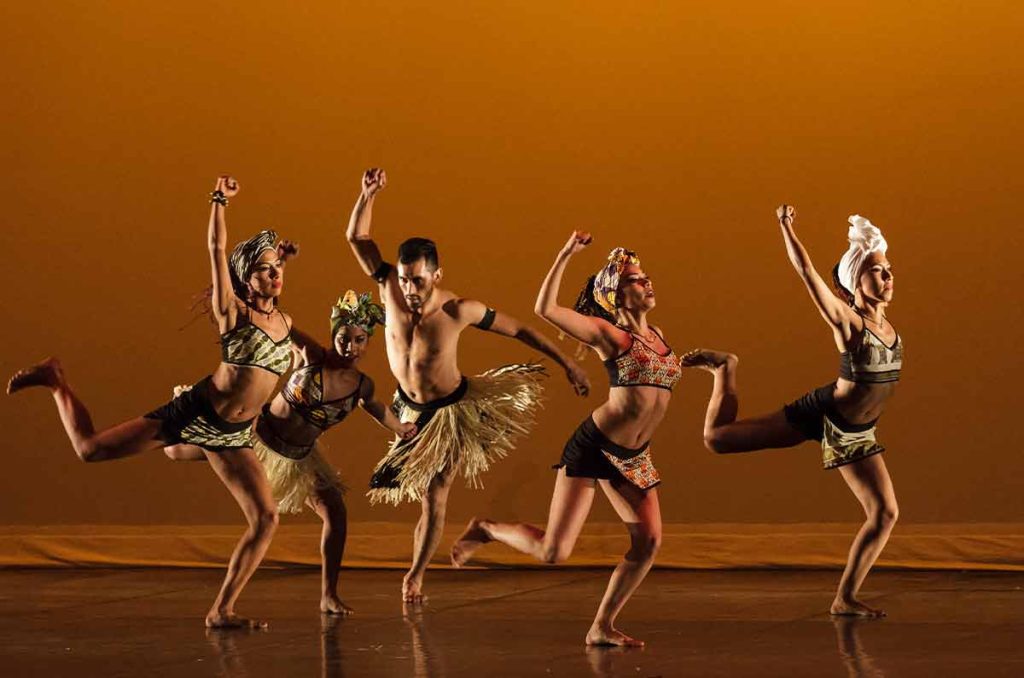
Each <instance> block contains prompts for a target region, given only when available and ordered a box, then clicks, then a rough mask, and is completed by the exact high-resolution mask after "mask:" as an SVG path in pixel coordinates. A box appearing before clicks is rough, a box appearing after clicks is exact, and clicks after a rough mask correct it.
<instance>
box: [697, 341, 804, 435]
mask: <svg viewBox="0 0 1024 678" xmlns="http://www.w3.org/2000/svg"><path fill="white" fill-rule="evenodd" d="M682 364H683V366H684V367H696V368H700V369H704V370H707V371H708V372H711V373H712V374H713V375H714V377H715V383H714V386H713V387H712V390H711V400H710V401H709V402H708V411H707V414H706V415H705V418H704V446H705V447H707V448H708V449H709V450H711V451H712V452H718V453H719V454H726V453H731V452H753V451H756V450H764V449H771V448H779V447H793V446H794V445H799V444H800V443H802V442H804V436H803V434H802V433H800V432H799V431H797V430H796V429H795V428H793V426H792V425H791V424H790V423H789V422H788V421H786V417H785V414H784V413H783V412H782V411H781V410H780V411H778V412H775V413H773V414H769V415H766V416H762V417H756V418H752V419H741V420H740V421H736V417H737V415H738V414H739V397H738V395H737V391H736V366H737V365H738V364H739V358H737V357H736V356H734V355H733V354H731V353H725V352H723V351H710V350H705V349H697V350H694V351H690V352H688V353H686V354H685V355H683V358H682Z"/></svg>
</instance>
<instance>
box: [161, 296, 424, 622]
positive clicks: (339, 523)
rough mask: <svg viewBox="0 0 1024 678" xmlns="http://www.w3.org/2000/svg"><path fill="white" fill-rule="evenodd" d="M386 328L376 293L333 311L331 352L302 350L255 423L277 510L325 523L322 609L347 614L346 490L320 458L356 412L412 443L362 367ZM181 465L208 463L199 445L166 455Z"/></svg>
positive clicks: (409, 427) (410, 427)
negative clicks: (325, 440) (332, 431)
mask: <svg viewBox="0 0 1024 678" xmlns="http://www.w3.org/2000/svg"><path fill="white" fill-rule="evenodd" d="M383 322H384V309H383V308H382V307H381V306H380V305H378V304H375V303H374V302H373V301H371V299H370V295H369V294H361V295H358V296H357V295H356V293H355V292H353V291H351V290H350V291H348V292H346V293H345V295H344V296H343V297H342V298H340V299H338V302H337V303H336V304H335V305H334V307H333V308H332V309H331V346H330V348H327V349H325V348H324V347H322V346H320V345H319V344H317V343H316V342H315V341H312V340H310V339H308V338H306V339H305V341H304V342H303V343H304V346H303V347H302V348H301V349H298V348H296V350H295V356H294V358H295V364H294V367H295V371H294V372H292V374H291V377H289V379H288V382H287V383H286V384H285V386H284V388H283V389H282V390H281V392H280V393H278V394H277V396H276V397H275V398H274V399H273V400H272V401H271V402H269V403H267V404H266V405H264V406H263V412H262V414H260V417H259V419H258V420H257V422H256V435H255V439H254V444H253V449H255V450H256V456H257V457H258V458H259V460H260V462H261V463H262V464H263V468H264V470H265V471H266V473H267V478H268V480H269V481H270V488H271V491H272V493H273V495H274V499H275V500H276V501H277V508H278V510H279V511H281V512H284V513H299V512H300V511H302V507H303V506H304V505H305V506H309V507H310V508H311V509H313V511H315V512H316V514H317V515H318V516H320V519H321V520H323V532H322V536H321V542H320V548H321V554H322V556H323V565H322V570H321V571H322V592H321V598H320V610H321V611H322V612H325V613H328V614H348V613H350V612H351V611H352V610H351V608H349V607H348V606H347V605H345V603H343V602H342V601H341V599H340V598H339V597H338V573H339V572H340V570H341V557H342V554H343V553H344V550H345V536H346V510H345V502H344V499H343V493H344V487H343V486H342V484H341V481H340V478H339V477H338V472H337V471H335V470H334V469H333V468H331V466H330V464H328V463H327V461H326V460H325V459H324V458H323V456H321V454H320V452H319V450H318V447H319V442H318V441H319V438H320V436H321V435H322V434H323V433H325V432H326V431H327V429H329V428H330V427H332V426H334V425H336V424H340V423H341V422H342V421H343V420H344V419H345V417H346V416H348V413H349V412H351V411H352V410H353V409H354V408H355V406H356V405H359V406H360V407H362V408H363V409H364V410H365V411H366V412H367V413H368V414H369V415H370V416H372V417H373V418H374V419H376V420H377V421H378V422H380V423H381V424H382V425H383V426H384V427H386V428H388V429H390V430H391V431H393V432H395V433H397V434H398V435H399V436H400V437H401V438H404V439H408V438H410V437H412V436H413V435H415V434H416V425H415V424H412V423H406V424H403V423H401V422H400V421H399V420H398V418H397V417H396V416H395V415H394V413H393V412H392V411H391V410H390V409H388V408H387V407H386V406H385V405H384V404H383V403H382V402H380V401H379V400H376V399H375V398H374V385H373V380H372V379H370V378H369V377H367V376H366V375H365V374H363V373H362V372H361V371H359V369H358V368H357V367H356V364H357V363H358V362H359V359H360V358H361V357H362V355H363V353H364V352H365V351H366V347H367V345H368V344H369V340H370V337H371V336H373V331H374V327H375V326H376V325H378V324H381V323H383ZM166 451H167V455H168V456H169V457H171V458H172V459H175V460H177V461H183V460H197V461H201V460H204V459H205V456H204V455H203V454H202V453H201V451H199V450H198V449H197V448H195V447H194V446H192V445H179V446H175V447H170V448H167V450H166Z"/></svg>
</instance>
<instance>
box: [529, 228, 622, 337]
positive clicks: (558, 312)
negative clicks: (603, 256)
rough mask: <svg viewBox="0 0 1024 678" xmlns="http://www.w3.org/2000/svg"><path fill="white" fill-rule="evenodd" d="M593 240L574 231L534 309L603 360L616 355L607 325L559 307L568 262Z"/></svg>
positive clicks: (549, 275)
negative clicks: (594, 351)
mask: <svg viewBox="0 0 1024 678" xmlns="http://www.w3.org/2000/svg"><path fill="white" fill-rule="evenodd" d="M592 240H593V239H592V238H591V237H590V234H589V233H585V232H583V231H573V233H572V235H571V236H569V240H568V242H566V243H565V246H564V247H562V249H561V250H560V251H559V252H558V256H556V257H555V263H554V264H552V266H551V270H549V271H548V274H547V276H546V277H545V278H544V282H543V283H541V286H540V292H538V293H537V303H536V304H534V307H533V310H534V312H535V313H536V314H537V315H539V316H540V317H541V318H543V319H544V320H546V321H548V322H549V323H551V324H552V325H554V326H555V327H557V328H558V329H559V330H561V331H562V332H565V333H566V334H568V335H569V336H570V337H572V338H573V339H576V340H577V341H580V342H582V343H584V344H586V345H587V346H590V347H592V348H594V349H596V350H597V351H598V353H599V354H601V356H602V357H606V356H610V355H614V354H615V353H616V352H617V350H616V348H617V347H616V345H615V341H614V339H613V338H612V337H611V334H610V332H609V327H608V323H607V322H605V321H604V320H602V319H600V318H594V317H592V316H588V315H583V314H582V313H578V312H576V311H575V310H573V309H571V308H568V307H566V306H560V305H559V304H558V290H559V287H560V286H561V283H562V276H563V275H564V274H565V268H566V266H567V265H568V264H569V259H570V258H571V257H572V255H574V254H576V253H577V252H579V251H581V250H582V249H583V248H584V247H586V246H587V245H589V244H590V243H591V241H592Z"/></svg>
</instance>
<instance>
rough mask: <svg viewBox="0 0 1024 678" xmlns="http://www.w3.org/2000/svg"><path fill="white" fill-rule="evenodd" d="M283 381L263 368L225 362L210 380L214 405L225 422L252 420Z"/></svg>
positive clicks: (211, 399) (210, 391)
mask: <svg viewBox="0 0 1024 678" xmlns="http://www.w3.org/2000/svg"><path fill="white" fill-rule="evenodd" d="M279 378H280V377H278V375H276V374H274V373H273V372H270V371H269V370H265V369H263V368H261V367H245V366H242V365H232V364H230V363H221V364H220V365H218V366H217V369H216V370H214V372H213V377H212V378H211V379H210V385H209V389H210V390H209V396H210V404H211V405H212V406H213V409H214V411H215V412H216V413H217V416H219V417H220V418H221V419H223V420H224V421H229V422H239V421H246V420H248V419H252V418H253V417H255V416H256V415H257V414H259V413H260V410H261V409H262V408H263V403H265V402H267V398H269V397H270V394H271V393H273V392H274V387H275V386H277V381H278V379H279Z"/></svg>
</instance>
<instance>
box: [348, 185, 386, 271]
mask: <svg viewBox="0 0 1024 678" xmlns="http://www.w3.org/2000/svg"><path fill="white" fill-rule="evenodd" d="M387 183H388V178H387V174H385V173H384V170H382V169H378V168H373V169H368V170H366V172H365V173H364V174H363V181H362V191H361V192H360V193H359V198H358V199H357V200H356V204H355V207H353V208H352V216H351V217H349V220H348V229H347V230H346V231H345V238H346V239H347V240H348V244H349V246H350V247H351V248H352V253H353V254H355V255H356V261H358V262H359V265H360V266H362V268H363V271H364V272H365V273H366V274H367V275H374V274H375V273H377V271H378V269H380V266H381V264H382V263H384V259H383V258H382V257H381V255H380V248H379V247H377V243H375V242H374V241H373V239H372V238H371V237H370V219H371V217H372V213H373V199H374V197H375V196H376V195H377V192H378V191H379V190H381V189H382V188H384V187H385V186H386V185H387ZM378 282H381V283H382V284H383V281H381V280H379V281H378Z"/></svg>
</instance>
